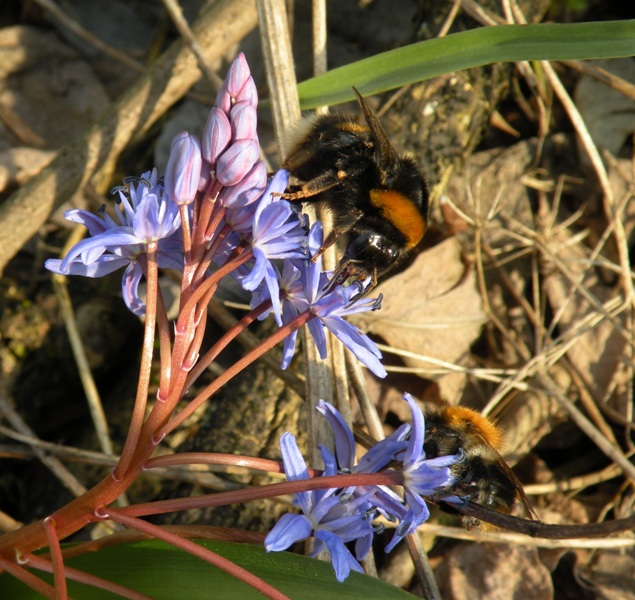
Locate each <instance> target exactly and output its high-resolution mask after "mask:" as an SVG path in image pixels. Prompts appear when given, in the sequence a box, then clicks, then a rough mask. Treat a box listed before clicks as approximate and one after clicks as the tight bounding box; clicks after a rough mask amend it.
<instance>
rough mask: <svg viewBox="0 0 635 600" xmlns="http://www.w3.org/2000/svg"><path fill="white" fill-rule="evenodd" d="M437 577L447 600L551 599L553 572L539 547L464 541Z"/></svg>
mask: <svg viewBox="0 0 635 600" xmlns="http://www.w3.org/2000/svg"><path fill="white" fill-rule="evenodd" d="M437 580H438V582H439V586H440V588H441V596H442V597H443V598H444V599H445V600H481V599H482V598H487V600H509V598H522V599H523V600H551V598H552V597H553V584H552V581H551V574H550V573H549V571H548V569H547V568H546V567H545V566H544V565H543V564H542V563H541V562H540V559H539V558H538V551H537V550H536V548H531V547H525V546H512V545H506V544H460V545H458V546H456V547H455V548H453V549H452V550H451V551H450V552H449V553H448V554H447V556H446V560H445V561H443V563H442V565H441V567H440V568H439V572H438V577H437Z"/></svg>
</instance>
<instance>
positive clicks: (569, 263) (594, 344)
mask: <svg viewBox="0 0 635 600" xmlns="http://www.w3.org/2000/svg"><path fill="white" fill-rule="evenodd" d="M546 244H547V247H548V248H549V250H550V252H551V254H552V256H554V257H557V258H558V261H559V263H558V264H560V265H562V266H563V267H564V268H565V269H566V270H567V272H568V273H569V274H570V275H571V276H572V277H573V279H574V280H575V281H579V282H580V284H581V285H582V286H584V287H585V288H586V289H587V290H588V291H589V292H590V294H592V296H593V297H594V298H596V300H597V302H598V303H599V304H602V303H604V302H606V301H607V300H609V299H610V298H612V297H614V296H615V295H616V291H615V290H614V289H611V288H609V287H607V286H606V285H604V284H603V283H602V282H601V280H600V279H599V277H598V274H597V272H596V270H595V269H593V268H590V269H587V266H588V254H587V253H586V252H585V251H584V249H583V248H582V247H581V245H580V244H579V242H575V241H574V240H573V239H572V235H571V233H570V232H569V231H568V230H565V229H560V230H558V231H557V232H555V233H553V234H552V235H550V236H549V237H548V239H547V241H546ZM558 264H554V265H553V268H548V272H547V274H546V276H545V278H544V290H545V292H546V294H547V298H548V300H549V303H550V304H551V307H552V308H553V310H554V314H556V315H559V319H558V331H559V333H560V335H565V334H567V333H568V332H573V331H575V328H576V327H577V326H578V325H579V324H580V322H581V321H582V320H583V319H585V318H586V317H588V316H589V315H592V314H593V313H595V312H596V311H597V309H596V308H595V307H593V306H592V305H591V304H590V302H589V301H588V300H587V299H586V298H584V297H583V295H582V293H581V292H580V291H579V289H576V288H575V286H574V285H573V283H571V281H569V279H568V278H567V277H565V275H563V273H562V271H561V270H560V269H559V268H558ZM615 319H616V320H617V322H618V323H620V324H621V325H622V327H624V319H623V316H621V315H620V316H618V317H615ZM626 347H627V342H626V340H625V338H624V337H623V336H622V335H621V334H620V332H619V331H618V330H617V329H616V327H615V325H614V324H613V323H612V322H611V321H609V320H607V319H605V320H603V321H601V322H600V323H599V324H597V325H596V326H595V327H593V328H592V329H591V330H589V331H587V332H586V333H583V334H582V335H578V336H577V337H576V339H575V343H574V344H573V345H572V346H571V347H570V348H569V349H568V351H567V356H568V358H569V360H570V362H571V364H572V365H573V367H574V368H575V369H576V370H577V371H578V373H579V374H580V376H581V377H582V379H583V380H584V382H585V384H586V386H587V388H588V390H589V392H590V393H591V395H592V396H593V398H594V399H595V400H596V402H602V401H603V400H604V399H605V395H606V394H607V393H608V392H609V389H610V386H611V384H612V382H613V380H614V377H616V376H619V372H618V369H619V370H620V371H621V369H622V362H623V357H624V353H625V351H626ZM618 404H619V405H621V404H622V401H620V402H618Z"/></svg>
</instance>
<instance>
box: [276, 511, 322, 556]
mask: <svg viewBox="0 0 635 600" xmlns="http://www.w3.org/2000/svg"><path fill="white" fill-rule="evenodd" d="M311 531H312V527H311V522H310V521H309V519H307V518H306V517H305V516H304V515H290V514H286V515H282V516H281V517H280V520H279V521H278V522H277V523H276V524H275V525H274V527H273V529H272V530H271V531H270V532H269V533H268V535H267V537H266V538H265V549H266V550H267V552H281V551H282V550H286V549H287V548H288V547H289V546H291V545H293V544H295V543H296V542H299V541H300V540H305V539H307V538H308V537H309V536H310V535H311Z"/></svg>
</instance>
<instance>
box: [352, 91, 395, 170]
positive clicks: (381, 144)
mask: <svg viewBox="0 0 635 600" xmlns="http://www.w3.org/2000/svg"><path fill="white" fill-rule="evenodd" d="M353 91H354V92H355V95H356V96H357V102H359V105H360V107H361V109H362V111H363V112H364V117H365V118H366V122H367V123H368V127H369V128H370V133H371V135H372V136H373V137H374V138H375V141H376V142H377V158H378V161H379V164H380V165H381V167H382V170H385V169H386V168H388V167H389V166H390V165H392V164H393V163H394V162H395V161H396V160H397V159H398V158H399V156H398V155H397V152H395V149H394V148H393V147H392V144H391V143H390V140H389V139H388V136H387V135H386V132H385V131H384V128H383V127H382V126H381V123H380V122H379V119H378V118H377V117H376V116H375V113H374V112H373V111H372V110H371V109H370V107H369V106H368V104H366V101H365V100H364V98H363V97H362V95H361V94H360V93H359V91H358V90H357V88H355V87H354V88H353Z"/></svg>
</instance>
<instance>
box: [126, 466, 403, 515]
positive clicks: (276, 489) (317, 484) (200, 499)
mask: <svg viewBox="0 0 635 600" xmlns="http://www.w3.org/2000/svg"><path fill="white" fill-rule="evenodd" d="M402 483H403V475H402V473H401V472H400V471H385V472H383V473H357V474H353V475H332V476H329V477H313V478H310V479H297V480H295V481H282V482H280V483H271V484H268V485H261V486H258V487H253V488H247V489H244V490H232V491H230V492H218V493H217V494H204V495H202V496H197V497H195V498H176V499H173V500H158V501H156V502H144V503H142V504H135V505H134V506H126V507H125V508H121V509H118V510H119V512H120V513H123V514H126V515H133V516H135V517H141V516H144V515H160V514H164V513H168V512H176V511H180V510H190V509H198V508H209V507H212V506H225V505H228V504H238V503H241V502H251V501H252V500H263V499H264V498H273V497H274V496H283V495H285V494H295V493H297V492H308V491H313V490H323V489H326V488H341V487H349V486H372V485H401V484H402Z"/></svg>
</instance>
